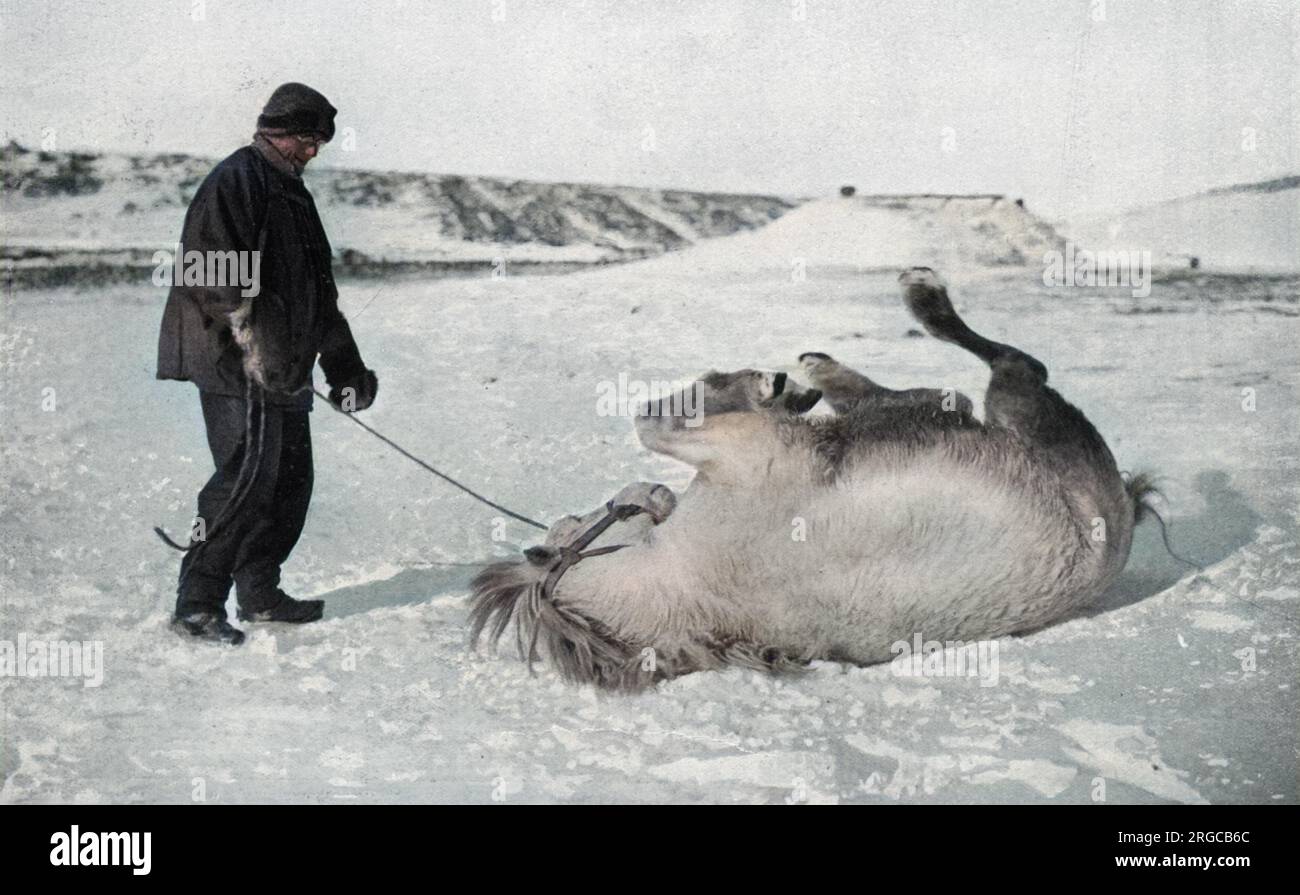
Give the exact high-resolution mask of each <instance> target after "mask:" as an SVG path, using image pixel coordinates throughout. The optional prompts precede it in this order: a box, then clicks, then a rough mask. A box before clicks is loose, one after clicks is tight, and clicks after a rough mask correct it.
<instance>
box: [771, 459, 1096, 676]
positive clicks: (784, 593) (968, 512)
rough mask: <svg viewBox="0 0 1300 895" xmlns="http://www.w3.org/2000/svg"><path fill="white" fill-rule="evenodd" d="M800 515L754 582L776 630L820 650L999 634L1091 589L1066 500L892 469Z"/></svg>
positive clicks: (1044, 617) (868, 654)
mask: <svg viewBox="0 0 1300 895" xmlns="http://www.w3.org/2000/svg"><path fill="white" fill-rule="evenodd" d="M806 521H807V532H806V534H807V539H806V540H805V541H802V542H800V541H797V540H795V541H792V543H791V544H789V545H777V544H775V543H772V544H770V545H769V546H768V551H769V559H768V560H767V561H760V562H758V563H757V564H756V565H757V566H758V567H759V568H760V569H761V567H763V566H770V567H771V568H768V570H767V572H766V580H764V573H763V572H761V571H759V572H758V574H756V575H755V576H754V585H755V592H756V593H761V594H764V595H765V596H764V597H763V598H760V602H764V601H770V606H771V609H772V610H773V611H772V613H771V615H770V616H769V619H770V621H771V623H772V625H773V631H772V633H773V635H774V636H775V637H776V638H777V639H778V640H779V641H780V642H781V643H783V644H786V643H788V644H790V645H799V644H802V645H804V647H805V648H808V647H812V648H813V651H814V652H815V653H817V655H818V656H819V657H822V658H836V659H845V660H850V661H855V662H862V663H868V662H876V661H885V660H888V659H889V658H890V657H891V646H892V645H893V644H894V643H896V642H897V641H900V640H906V641H911V640H912V639H913V637H914V636H915V635H918V634H919V635H921V636H922V637H923V638H924V639H927V640H930V639H938V640H956V639H963V640H971V639H980V638H991V637H998V636H1002V635H1004V634H1008V633H1012V632H1015V631H1019V630H1026V629H1029V628H1033V627H1038V626H1041V625H1045V624H1048V623H1050V622H1051V621H1055V620H1057V619H1059V618H1060V617H1062V616H1063V615H1065V614H1067V613H1069V612H1070V611H1072V610H1073V609H1074V608H1076V607H1077V606H1078V605H1079V604H1080V603H1081V602H1083V601H1084V600H1086V599H1087V598H1088V597H1090V596H1091V593H1089V581H1088V580H1087V577H1086V576H1080V575H1078V574H1076V573H1075V572H1076V570H1077V569H1078V568H1079V566H1080V561H1081V560H1083V561H1084V562H1083V564H1084V565H1086V564H1087V560H1089V559H1090V556H1089V554H1090V551H1091V548H1090V546H1089V545H1088V544H1087V543H1086V542H1085V541H1084V540H1082V539H1081V538H1080V534H1079V527H1078V523H1077V520H1074V519H1072V518H1071V517H1070V516H1069V514H1068V512H1067V510H1066V508H1065V506H1064V504H1062V505H1060V506H1053V505H1051V504H1050V503H1049V504H1042V503H1039V504H1034V503H1031V502H1028V501H1026V500H1025V499H1024V497H1023V496H1022V494H1021V492H1020V490H1019V489H1008V488H1005V487H1002V486H999V485H998V484H997V483H995V482H988V481H975V480H970V479H963V478H960V477H942V476H939V477H936V476H912V477H907V478H902V477H895V478H894V479H893V480H892V481H890V482H888V483H876V482H872V483H869V484H868V485H866V486H865V487H862V486H860V487H858V488H855V489H852V490H849V489H839V490H837V491H836V492H833V493H832V497H831V499H830V500H825V501H817V502H816V503H815V504H814V505H813V506H810V507H809V510H808V519H807V520H806ZM782 557H785V559H784V561H783V560H782V559H781V558H782ZM756 571H758V570H757V569H756ZM773 584H776V586H775V587H773V586H772V585H773Z"/></svg>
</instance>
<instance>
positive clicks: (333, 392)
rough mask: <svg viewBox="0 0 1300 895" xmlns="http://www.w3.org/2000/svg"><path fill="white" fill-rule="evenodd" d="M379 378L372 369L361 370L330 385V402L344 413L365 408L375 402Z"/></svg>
mask: <svg viewBox="0 0 1300 895" xmlns="http://www.w3.org/2000/svg"><path fill="white" fill-rule="evenodd" d="M378 391H379V380H378V379H376V378H375V373H374V371H373V370H362V371H361V372H360V373H359V374H357V375H356V376H353V377H352V378H351V379H347V380H344V381H343V382H341V383H339V384H338V385H333V386H330V403H331V404H333V405H334V406H335V407H337V408H338V409H339V410H342V411H344V412H345V413H355V412H356V411H358V410H365V409H366V408H367V407H369V406H370V405H371V404H373V403H375V395H376V393H378Z"/></svg>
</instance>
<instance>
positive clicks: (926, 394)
mask: <svg viewBox="0 0 1300 895" xmlns="http://www.w3.org/2000/svg"><path fill="white" fill-rule="evenodd" d="M799 363H800V364H801V365H802V366H803V368H804V371H805V372H806V373H807V374H808V378H809V380H811V382H812V384H813V385H815V386H816V387H817V388H818V389H819V390H820V391H821V392H822V397H823V398H824V399H825V400H826V403H828V404H830V405H831V409H832V410H834V411H835V412H836V413H838V414H845V413H848V412H849V411H850V410H852V409H853V408H854V407H857V406H859V405H861V404H863V403H873V404H876V405H881V406H885V405H888V406H894V407H897V406H915V407H921V406H927V407H935V408H937V409H939V410H947V411H955V412H957V413H959V414H963V415H965V416H970V414H971V411H972V409H973V405H972V404H971V400H970V398H968V397H966V396H965V395H963V394H962V393H961V392H959V391H957V390H956V389H950V388H948V389H938V388H909V389H892V388H889V387H887V386H883V385H881V384H880V383H878V382H875V381H873V380H872V379H871V378H870V377H869V376H866V375H865V374H863V373H859V372H858V371H857V370H854V369H852V368H850V367H847V366H845V365H844V364H842V363H840V362H839V361H837V360H836V359H835V358H833V357H831V356H830V355H829V354H823V353H822V352H820V351H806V352H804V353H803V354H801V355H799Z"/></svg>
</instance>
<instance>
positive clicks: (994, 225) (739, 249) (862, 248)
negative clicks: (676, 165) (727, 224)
mask: <svg viewBox="0 0 1300 895" xmlns="http://www.w3.org/2000/svg"><path fill="white" fill-rule="evenodd" d="M1062 245H1063V242H1062V240H1061V239H1060V237H1059V236H1057V234H1056V233H1055V231H1053V229H1052V228H1051V226H1050V225H1048V224H1047V223H1045V222H1044V221H1042V220H1040V219H1038V218H1037V217H1035V216H1034V215H1032V214H1031V213H1029V212H1028V211H1026V210H1025V208H1024V207H1023V206H1022V205H1020V204H1019V203H1016V202H1013V201H1011V200H1009V199H1006V198H1004V197H1002V196H957V195H893V196H851V197H836V198H826V199H817V200H813V201H811V202H808V203H805V204H804V205H801V206H799V207H798V208H796V209H795V210H794V211H791V212H789V213H788V214H786V215H783V216H782V218H781V219H780V220H777V221H775V222H773V223H772V224H770V225H769V226H767V227H764V228H763V229H761V230H757V231H754V232H752V233H746V234H742V235H740V236H738V237H736V238H735V239H729V240H726V241H725V242H720V243H716V244H713V245H705V246H701V247H699V248H698V249H697V250H696V251H693V252H691V253H690V256H689V258H688V259H687V260H688V262H689V263H690V264H692V265H695V266H697V267H721V268H731V269H735V270H754V269H763V268H784V269H786V270H788V271H793V270H795V269H797V268H798V269H803V270H807V269H809V268H818V269H823V270H841V271H846V272H852V271H857V272H862V271H869V270H895V271H896V270H899V269H902V268H906V267H910V266H913V265H916V264H923V265H928V266H930V267H934V268H936V269H945V270H952V269H955V268H960V269H969V268H1000V267H1017V266H1022V265H1026V264H1028V265H1033V266H1041V264H1042V256H1043V253H1044V252H1046V251H1048V250H1051V249H1056V248H1060V247H1061V246H1062Z"/></svg>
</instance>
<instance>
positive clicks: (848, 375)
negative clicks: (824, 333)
mask: <svg viewBox="0 0 1300 895" xmlns="http://www.w3.org/2000/svg"><path fill="white" fill-rule="evenodd" d="M799 363H800V365H801V366H802V367H803V369H804V372H805V373H807V374H808V379H809V381H810V382H812V384H813V385H814V386H816V387H817V388H819V389H821V392H822V398H823V399H824V400H825V401H826V403H827V404H829V405H831V409H832V410H834V411H835V412H836V413H846V412H847V411H848V410H849V408H850V407H852V406H853V405H855V404H857V403H858V402H860V401H865V400H867V399H869V398H871V397H874V396H876V395H879V394H880V393H881V392H882V391H883V389H882V388H881V387H880V386H879V385H877V384H876V383H875V382H873V381H872V380H871V379H870V378H868V377H867V376H864V375H863V374H861V373H859V372H858V371H857V370H853V369H850V368H849V367H846V366H844V364H842V363H840V362H839V361H837V360H836V359H835V358H833V357H831V356H830V355H829V354H823V353H822V352H820V351H805V352H804V353H803V354H801V355H799Z"/></svg>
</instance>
